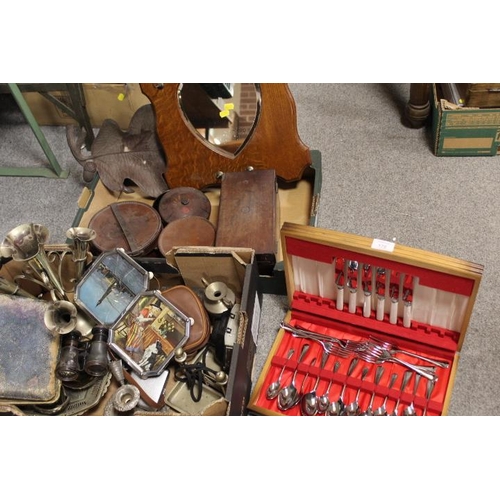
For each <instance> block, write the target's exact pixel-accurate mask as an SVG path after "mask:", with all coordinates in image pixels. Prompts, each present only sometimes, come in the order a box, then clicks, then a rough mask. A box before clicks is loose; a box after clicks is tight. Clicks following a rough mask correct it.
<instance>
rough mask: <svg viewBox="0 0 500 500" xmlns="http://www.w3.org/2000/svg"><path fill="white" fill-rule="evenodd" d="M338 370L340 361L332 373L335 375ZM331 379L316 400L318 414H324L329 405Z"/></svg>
mask: <svg viewBox="0 0 500 500" xmlns="http://www.w3.org/2000/svg"><path fill="white" fill-rule="evenodd" d="M339 368H340V361H337V362H336V363H335V365H334V366H333V373H337V372H338V371H339ZM332 383H333V378H331V379H330V382H329V383H328V387H327V388H326V391H325V393H324V394H323V395H322V396H320V398H319V400H318V413H325V412H326V410H327V409H328V405H329V404H330V389H331V388H332Z"/></svg>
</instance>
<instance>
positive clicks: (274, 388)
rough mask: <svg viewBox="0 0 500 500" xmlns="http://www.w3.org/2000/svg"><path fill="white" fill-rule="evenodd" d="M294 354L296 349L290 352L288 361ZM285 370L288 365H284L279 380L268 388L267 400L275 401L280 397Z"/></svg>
mask: <svg viewBox="0 0 500 500" xmlns="http://www.w3.org/2000/svg"><path fill="white" fill-rule="evenodd" d="M294 352H295V350H294V349H290V350H289V351H288V355H287V357H286V359H290V358H291V357H292V356H293V354H294ZM285 368H286V365H283V368H282V369H281V372H280V374H279V376H278V378H277V380H275V381H274V382H272V383H271V384H270V385H269V387H268V388H267V391H266V398H267V399H274V398H275V397H276V396H277V395H278V393H279V392H280V389H281V379H282V378H283V373H284V371H285Z"/></svg>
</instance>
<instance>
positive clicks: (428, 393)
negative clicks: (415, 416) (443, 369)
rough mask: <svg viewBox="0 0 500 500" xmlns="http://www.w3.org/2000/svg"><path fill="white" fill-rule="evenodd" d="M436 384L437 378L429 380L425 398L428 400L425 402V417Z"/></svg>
mask: <svg viewBox="0 0 500 500" xmlns="http://www.w3.org/2000/svg"><path fill="white" fill-rule="evenodd" d="M435 385H436V381H435V380H429V381H428V382H427V390H426V393H425V399H427V401H426V403H425V408H424V412H423V413H422V416H423V417H425V416H426V415H427V406H428V405H429V400H430V399H431V395H432V391H433V390H434V386H435Z"/></svg>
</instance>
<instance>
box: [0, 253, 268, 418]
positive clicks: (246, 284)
mask: <svg viewBox="0 0 500 500" xmlns="http://www.w3.org/2000/svg"><path fill="white" fill-rule="evenodd" d="M46 250H47V251H50V252H55V253H58V254H59V255H61V254H63V253H64V252H69V253H66V255H67V258H65V259H64V260H63V263H64V265H63V266H62V270H63V274H64V276H65V279H64V280H63V283H64V286H65V288H66V289H68V290H70V289H71V286H72V283H71V281H70V278H71V277H73V276H74V274H73V273H72V271H71V269H70V268H71V258H70V256H71V249H70V247H68V246H66V245H51V246H47V248H46ZM254 258H255V252H254V250H252V249H227V248H226V249H221V248H213V247H189V248H186V249H182V248H179V249H177V250H176V251H175V252H173V253H172V255H170V256H169V264H168V265H167V263H166V262H165V261H164V269H163V270H164V271H166V272H165V274H162V272H161V271H162V270H161V269H159V268H158V269H157V272H156V274H155V275H154V277H153V278H152V279H151V280H150V289H159V290H160V291H162V290H164V289H167V288H169V287H171V286H174V285H177V284H179V283H182V284H186V285H187V286H189V287H191V288H192V289H193V290H196V291H197V293H202V290H203V289H204V285H203V282H202V278H204V279H205V280H207V281H208V282H213V281H223V282H225V283H227V285H228V286H230V287H231V289H232V290H233V291H234V293H235V295H236V301H237V303H238V304H239V308H238V311H237V315H236V316H237V317H236V319H235V321H236V324H237V331H236V332H235V343H234V345H233V350H232V355H231V363H230V367H229V371H228V373H227V376H228V378H227V384H226V385H225V394H224V395H221V394H219V393H218V392H215V391H213V390H210V388H208V389H207V391H206V393H207V394H210V395H211V397H210V398H206V399H204V400H202V403H206V404H205V405H203V404H202V405H197V406H193V404H192V403H191V404H190V402H189V400H188V398H190V396H189V391H188V390H185V389H184V390H180V389H182V388H180V387H179V384H178V383H177V382H176V381H175V380H174V362H173V361H171V362H170V363H169V365H168V366H167V370H168V371H169V374H168V379H167V380H166V385H165V388H164V390H163V394H164V397H165V398H167V397H169V395H170V394H172V391H174V390H175V391H176V393H175V403H176V406H175V409H174V408H171V407H170V406H168V405H165V406H163V407H161V408H160V409H159V410H158V411H157V412H150V411H144V410H142V411H137V412H134V414H135V413H137V414H141V415H149V414H151V413H154V414H162V415H188V414H190V413H189V410H190V409H193V411H196V413H193V414H195V415H220V416H224V415H245V414H246V413H247V403H248V400H249V396H250V390H251V383H252V381H251V374H252V368H253V360H254V356H255V349H256V339H257V335H258V328H259V320H260V314H261V296H260V293H259V291H258V288H257V285H258V273H257V267H256V264H255V262H254ZM51 262H52V265H53V269H54V272H57V269H58V262H59V259H58V258H54V259H53V260H51ZM25 265H26V263H22V262H18V261H14V260H11V261H9V262H7V263H6V264H5V265H3V266H2V269H1V270H0V277H2V278H5V279H7V280H9V281H10V282H14V280H15V278H16V276H18V275H19V274H21V273H22V271H23V269H24V267H25ZM171 269H175V271H176V273H177V274H173V273H172V272H171ZM67 270H68V272H66V271H67ZM22 285H23V289H26V290H27V291H29V293H31V294H34V295H36V296H38V295H39V294H43V298H42V299H41V300H44V301H49V302H50V301H51V297H50V296H49V294H47V293H44V288H43V287H40V286H39V285H37V284H36V283H33V282H29V281H28V282H24V281H23V282H22ZM68 299H69V300H71V301H72V300H73V293H71V292H69V293H68ZM189 362H191V360H189ZM155 378H156V377H150V378H149V379H147V380H148V381H149V382H151V381H152V380H153V379H155ZM95 387H97V389H96V391H97V392H98V393H99V394H96V399H95V401H94V404H93V406H92V407H91V408H88V409H87V410H85V411H81V410H80V409H79V408H80V407H79V404H80V403H79V397H80V396H79V393H78V392H73V395H74V398H75V400H74V402H73V401H72V402H70V404H69V406H68V410H63V413H62V414H63V415H65V413H64V412H68V414H70V415H82V414H83V415H109V414H113V413H112V412H110V404H109V403H110V399H111V397H112V396H113V394H114V393H115V392H116V390H117V389H118V387H119V384H118V382H117V381H116V380H115V379H114V378H112V377H111V374H107V375H106V376H105V377H103V379H102V382H101V381H99V382H98V383H96V384H95ZM66 392H67V393H69V394H70V395H71V393H72V392H71V391H69V390H68V391H66ZM16 411H17V409H16ZM23 412H24V413H25V414H27V415H30V414H33V412H32V410H31V409H29V408H26V407H24V408H23V409H21V410H20V413H23Z"/></svg>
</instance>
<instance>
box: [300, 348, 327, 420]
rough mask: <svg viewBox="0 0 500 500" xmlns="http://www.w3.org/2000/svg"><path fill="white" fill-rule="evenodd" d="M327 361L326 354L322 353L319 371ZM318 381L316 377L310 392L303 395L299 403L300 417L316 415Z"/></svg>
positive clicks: (319, 378) (318, 378)
mask: <svg viewBox="0 0 500 500" xmlns="http://www.w3.org/2000/svg"><path fill="white" fill-rule="evenodd" d="M327 359H328V353H326V352H324V353H323V356H322V358H321V364H320V368H321V370H323V368H325V364H326V360H327ZM320 380H321V377H320V376H319V375H318V377H317V378H316V383H315V384H314V387H313V388H312V390H311V391H309V392H308V393H306V394H304V395H303V396H302V399H301V401H300V412H301V413H302V415H304V416H306V417H313V416H314V415H316V413H318V404H319V398H318V396H317V394H316V391H317V390H318V385H319V381H320Z"/></svg>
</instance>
